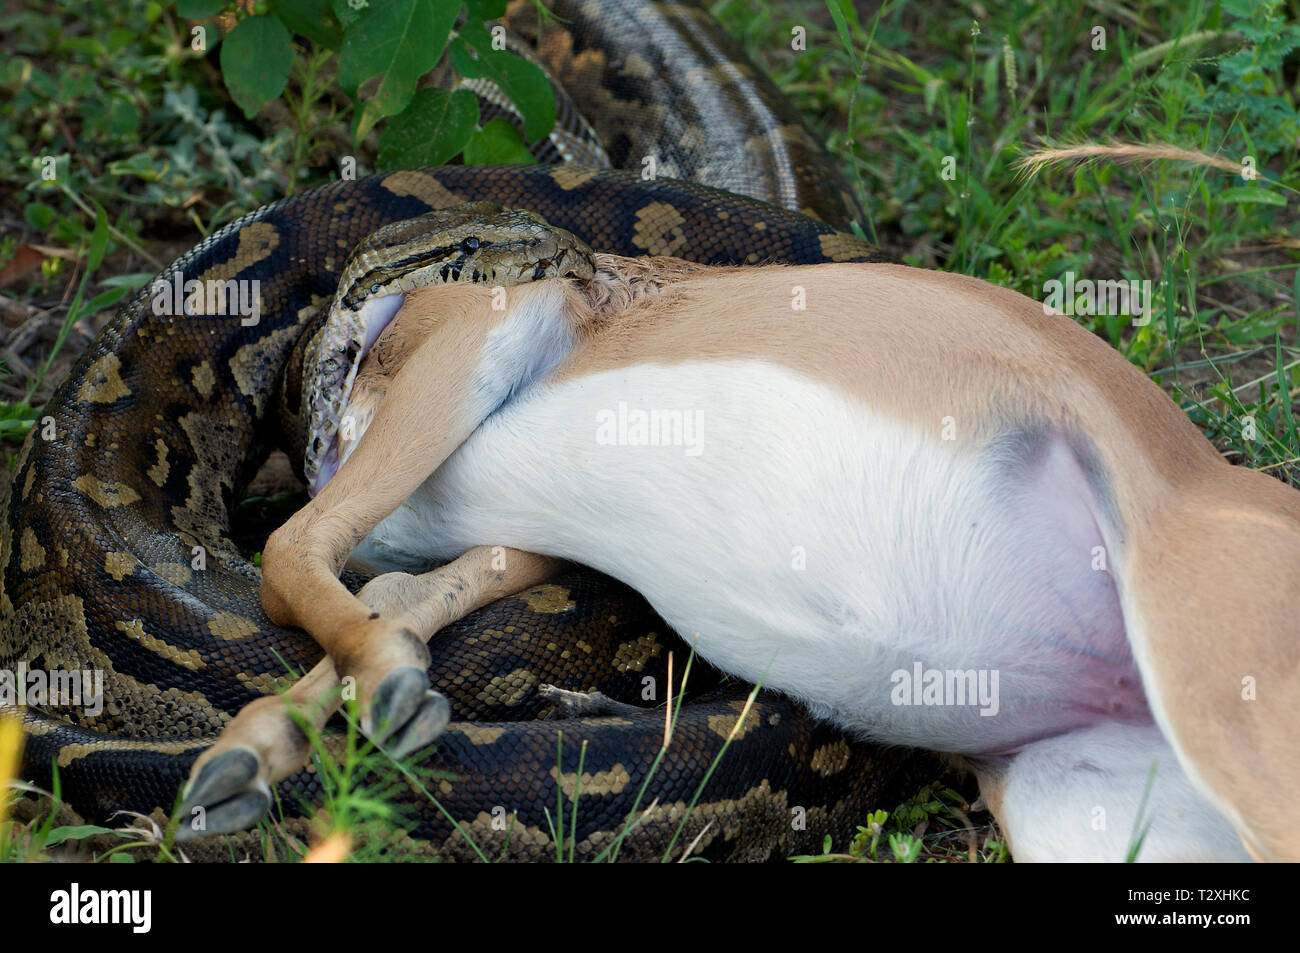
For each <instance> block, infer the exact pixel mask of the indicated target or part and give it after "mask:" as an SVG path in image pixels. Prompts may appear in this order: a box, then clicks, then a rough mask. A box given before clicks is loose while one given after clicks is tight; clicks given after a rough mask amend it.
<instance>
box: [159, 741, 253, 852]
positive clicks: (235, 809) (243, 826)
mask: <svg viewBox="0 0 1300 953" xmlns="http://www.w3.org/2000/svg"><path fill="white" fill-rule="evenodd" d="M261 769H262V762H261V759H260V758H258V756H257V753H256V752H255V751H253V750H252V749H251V748H231V749H230V750H229V751H223V752H221V754H218V755H216V756H215V757H214V758H212V759H211V760H210V761H208V762H207V763H206V764H204V765H203V766H202V767H201V768H199V771H198V774H197V775H196V776H195V778H194V780H193V781H191V782H190V784H189V789H188V790H187V791H186V792H185V803H184V804H183V805H182V807H181V823H180V827H179V828H178V829H177V832H176V839H177V840H194V839H196V838H199V837H205V836H207V835H209V834H233V833H235V832H237V831H242V830H247V829H248V828H250V827H252V826H253V825H254V824H256V823H257V822H258V821H260V820H261V819H262V818H263V817H265V816H266V813H267V811H269V810H270V809H271V789H270V787H269V786H268V785H267V783H266V781H265V780H264V779H263V778H262V770H261Z"/></svg>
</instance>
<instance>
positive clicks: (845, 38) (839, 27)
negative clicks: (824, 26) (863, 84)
mask: <svg viewBox="0 0 1300 953" xmlns="http://www.w3.org/2000/svg"><path fill="white" fill-rule="evenodd" d="M843 2H844V0H826V9H827V10H829V11H830V14H831V19H832V20H834V21H835V32H836V33H838V34H839V35H840V43H841V44H842V45H843V46H844V52H846V53H848V54H849V59H850V60H852V61H853V69H854V71H855V72H857V71H859V69H860V67H859V66H858V51H857V50H855V49H854V48H853V37H852V36H850V35H849V24H848V21H847V20H846V19H845V18H844V8H843V7H841V6H840V4H841V3H843Z"/></svg>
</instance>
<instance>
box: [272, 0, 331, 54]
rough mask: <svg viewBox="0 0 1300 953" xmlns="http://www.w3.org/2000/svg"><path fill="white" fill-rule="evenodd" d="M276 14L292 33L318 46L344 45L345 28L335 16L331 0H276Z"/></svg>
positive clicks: (326, 47)
mask: <svg viewBox="0 0 1300 953" xmlns="http://www.w3.org/2000/svg"><path fill="white" fill-rule="evenodd" d="M275 15H276V16H277V17H279V18H280V22H281V23H283V24H284V25H285V26H286V27H288V28H289V31H290V32H291V33H297V34H298V35H299V36H305V37H306V38H307V39H309V40H311V41H312V42H313V43H315V44H316V45H317V46H323V47H325V49H327V50H338V48H339V47H340V46H342V45H343V28H342V27H341V26H340V25H339V21H338V20H336V19H335V18H334V11H333V10H332V9H331V8H330V0H276V4H275Z"/></svg>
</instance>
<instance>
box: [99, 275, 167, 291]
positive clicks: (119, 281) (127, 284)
mask: <svg viewBox="0 0 1300 953" xmlns="http://www.w3.org/2000/svg"><path fill="white" fill-rule="evenodd" d="M153 277H154V275H153V272H150V271H132V272H128V273H127V274H125V275H113V276H112V277H110V278H105V279H104V280H103V281H101V282H100V284H102V285H103V286H104V287H105V288H126V289H127V290H129V291H134V290H135V289H136V288H143V287H144V286H145V285H147V284H148V283H149V282H150V281H151V280H153Z"/></svg>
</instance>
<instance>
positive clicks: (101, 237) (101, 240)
mask: <svg viewBox="0 0 1300 953" xmlns="http://www.w3.org/2000/svg"><path fill="white" fill-rule="evenodd" d="M91 202H92V203H93V204H94V206H95V230H94V231H93V232H91V233H90V253H89V254H88V255H87V256H86V274H90V273H91V272H92V271H94V270H95V269H97V268H98V267H99V266H100V264H101V263H102V262H103V261H104V252H106V251H107V250H108V213H106V212H105V211H104V209H103V206H101V205H100V204H99V203H98V202H96V201H95V200H94V199H91Z"/></svg>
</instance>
